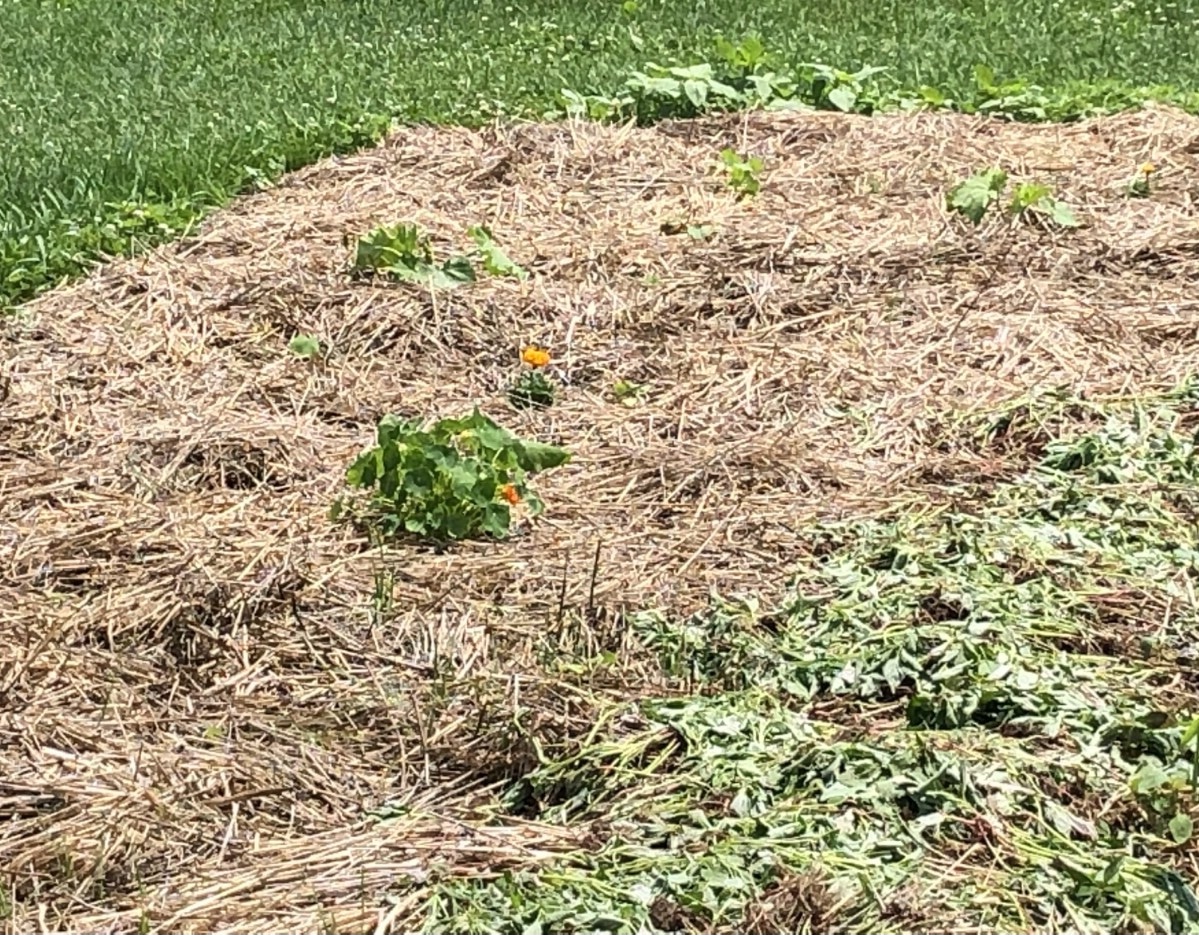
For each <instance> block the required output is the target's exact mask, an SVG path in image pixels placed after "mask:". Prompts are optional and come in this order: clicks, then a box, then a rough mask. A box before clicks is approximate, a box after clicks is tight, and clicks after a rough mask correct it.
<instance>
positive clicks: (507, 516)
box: [483, 503, 512, 539]
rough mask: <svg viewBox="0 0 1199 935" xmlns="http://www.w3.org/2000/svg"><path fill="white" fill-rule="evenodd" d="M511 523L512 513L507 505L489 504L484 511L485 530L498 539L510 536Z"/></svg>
mask: <svg viewBox="0 0 1199 935" xmlns="http://www.w3.org/2000/svg"><path fill="white" fill-rule="evenodd" d="M511 522H512V512H511V510H509V509H508V504H506V503H489V504H488V505H487V506H486V508H485V509H484V511H483V529H484V531H486V532H488V533H490V534H491V535H493V536H495V537H496V538H497V539H502V538H504V537H505V536H506V535H508V527H509V526H510V525H511Z"/></svg>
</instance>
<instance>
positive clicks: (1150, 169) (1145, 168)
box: [1141, 162, 1157, 175]
mask: <svg viewBox="0 0 1199 935" xmlns="http://www.w3.org/2000/svg"><path fill="white" fill-rule="evenodd" d="M1141 171H1142V172H1143V173H1144V174H1145V175H1152V174H1153V173H1154V172H1156V171H1157V166H1155V165H1154V164H1153V163H1152V162H1146V163H1145V164H1144V165H1142V166H1141Z"/></svg>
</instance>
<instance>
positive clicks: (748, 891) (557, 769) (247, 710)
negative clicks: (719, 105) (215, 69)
mask: <svg viewBox="0 0 1199 935" xmlns="http://www.w3.org/2000/svg"><path fill="white" fill-rule="evenodd" d="M1196 137H1199V121H1196V120H1195V119H1193V118H1188V117H1186V116H1184V115H1181V114H1180V113H1177V112H1174V111H1169V110H1164V109H1150V110H1145V111H1142V112H1139V113H1136V114H1127V115H1123V116H1120V117H1115V118H1109V119H1104V120H1098V121H1093V122H1087V123H1081V124H1077V125H1072V126H1067V127H1056V126H1037V127H1032V126H1023V125H1016V124H1008V123H1001V122H992V121H987V120H983V119H976V118H964V117H955V116H948V115H936V116H932V115H925V116H918V117H917V116H907V117H898V116H897V117H884V118H877V119H872V120H866V119H862V118H854V117H845V116H833V115H820V116H810V115H809V116H800V115H772V116H766V115H754V116H751V117H748V118H745V117H737V118H731V117H730V118H723V119H720V120H708V121H702V122H697V123H686V124H666V125H663V126H661V127H658V128H656V129H631V128H627V127H626V128H612V127H598V126H578V125H560V126H552V127H538V126H522V127H513V128H508V129H502V130H500V129H493V130H488V131H484V132H480V133H471V132H468V131H465V130H434V129H412V130H406V131H404V132H402V133H399V134H397V135H395V136H394V137H392V138H391V139H390V140H389V141H388V142H387V143H386V144H385V145H384V146H382V147H381V148H379V149H378V150H376V151H372V152H369V153H364V154H362V155H360V156H355V157H352V158H349V159H345V160H339V161H334V162H329V163H325V164H323V165H320V166H317V167H314V168H312V169H309V170H305V171H303V172H300V173H298V174H296V175H294V176H292V177H290V178H289V180H288V181H287V182H286V183H285V184H283V185H282V186H280V187H279V188H278V189H277V190H274V191H272V192H266V193H262V194H260V195H256V196H252V197H249V198H246V199H245V200H243V201H240V202H238V203H237V204H236V205H235V206H234V207H233V208H232V209H231V210H229V211H227V212H225V213H222V214H220V215H217V216H214V217H213V218H212V219H211V220H210V221H209V222H207V224H206V225H205V227H204V228H203V229H202V230H201V231H200V232H199V233H198V234H197V236H195V237H193V238H191V239H190V240H187V241H185V242H181V243H178V244H176V245H173V246H171V247H168V248H164V249H162V250H160V251H157V252H156V253H154V254H151V255H149V256H146V257H144V258H141V259H137V260H132V261H123V262H118V263H114V264H111V265H109V266H107V267H105V268H103V269H101V270H99V271H97V272H96V273H95V274H94V275H93V276H92V277H91V278H90V279H88V280H86V281H84V282H82V283H79V284H77V285H75V286H72V287H70V288H67V289H64V290H61V291H58V292H55V293H52V294H48V295H47V296H45V297H43V298H42V299H40V300H38V301H37V302H35V303H33V304H32V305H30V306H28V307H27V308H26V309H25V310H24V312H23V314H22V315H21V316H20V317H18V318H14V319H11V320H8V321H6V322H5V323H4V325H3V327H4V331H3V336H2V338H0V341H2V346H3V350H4V361H5V363H4V369H3V373H2V374H0V381H2V382H0V386H2V387H3V392H2V394H0V395H2V397H3V398H2V399H0V439H2V441H0V486H2V488H3V490H2V502H3V504H4V512H3V525H2V526H0V541H3V542H4V543H5V545H6V546H7V548H6V553H5V570H6V574H4V575H3V576H0V776H2V777H3V778H2V779H0V820H2V821H3V827H4V833H3V835H2V836H0V884H2V885H0V919H2V920H3V921H2V927H3V930H4V931H11V932H21V931H30V930H43V929H46V930H65V929H70V930H76V931H84V930H86V931H101V930H103V931H116V930H120V931H127V930H133V929H141V930H147V931H149V930H154V931H158V930H161V931H172V932H205V931H214V930H222V931H237V932H247V933H249V932H277V931H283V930H289V931H290V930H295V931H300V930H304V931H309V930H322V931H362V930H366V929H370V930H372V931H377V932H400V931H412V930H415V929H424V930H427V931H454V932H465V931H480V932H481V931H498V932H527V931H538V930H555V931H560V930H595V929H597V928H604V929H607V930H618V931H639V930H644V931H655V930H656V931H696V932H698V931H712V930H720V931H779V930H786V931H824V930H830V929H836V930H843V931H855V932H856V931H861V932H866V931H871V932H878V931H895V932H899V931H913V930H920V931H947V930H955V931H964V930H965V931H969V930H974V931H1000V930H1002V931H1062V930H1066V929H1069V930H1072V931H1113V932H1114V931H1150V930H1167V929H1168V930H1172V931H1191V930H1194V929H1196V928H1197V927H1199V925H1197V922H1196V919H1197V917H1199V910H1197V908H1196V905H1195V898H1194V881H1195V879H1196V869H1195V865H1194V845H1193V839H1192V836H1191V834H1190V831H1191V829H1192V827H1193V825H1192V824H1190V823H1191V822H1192V821H1193V818H1194V814H1193V795H1194V792H1193V790H1194V769H1195V767H1194V763H1195V762H1196V759H1195V757H1196V753H1195V749H1196V745H1195V731H1194V729H1193V728H1192V723H1193V722H1192V721H1191V720H1190V719H1191V717H1192V716H1193V715H1194V714H1195V711H1194V705H1193V703H1192V698H1193V687H1192V686H1193V671H1192V669H1193V665H1192V662H1193V659H1192V657H1193V652H1192V646H1191V644H1192V642H1193V633H1194V614H1195V610H1196V602H1195V597H1194V593H1193V580H1194V573H1195V554H1196V551H1195V550H1196V548H1197V547H1199V546H1197V544H1196V541H1195V534H1194V519H1193V518H1194V490H1195V484H1196V478H1195V475H1194V471H1195V468H1194V453H1193V445H1194V442H1193V433H1194V426H1195V401H1194V398H1195V394H1194V392H1193V390H1192V387H1193V383H1192V382H1191V378H1192V376H1193V375H1194V374H1195V373H1197V372H1199V353H1197V352H1196V351H1195V333H1196V327H1197V325H1196V316H1195V313H1196V311H1197V309H1199V298H1197V297H1196V293H1195V282H1196V279H1197V278H1199V251H1197V250H1196V246H1195V245H1196V243H1197V242H1199V228H1196V225H1195V220H1194V212H1193V205H1192V203H1191V197H1192V196H1191V190H1192V189H1193V188H1194V184H1195V178H1196V174H1195V173H1196V167H1195V158H1196V157H1195V156H1194V154H1193V147H1190V146H1189V144H1191V143H1192V141H1193V140H1194V139H1195V138H1196ZM726 147H730V148H734V149H736V150H737V151H739V152H754V153H761V154H763V156H764V158H765V159H766V160H767V162H768V164H769V166H770V172H769V175H768V176H767V177H766V178H765V179H764V181H763V184H762V188H761V190H760V191H759V192H758V194H757V195H756V196H755V197H754V198H753V199H738V198H737V197H736V195H735V193H733V192H730V191H729V190H728V188H727V186H726V185H724V182H723V179H722V178H721V177H720V176H719V174H718V173H716V172H714V171H713V165H714V164H715V162H716V160H717V158H718V154H719V153H720V151H721V150H722V149H724V148H726ZM1150 160H1152V161H1153V162H1154V163H1155V164H1156V165H1157V166H1159V173H1158V175H1157V176H1155V186H1154V192H1153V196H1152V197H1151V198H1145V199H1129V198H1127V197H1125V192H1124V186H1125V185H1126V182H1127V178H1128V176H1129V174H1130V172H1132V171H1135V169H1136V167H1137V166H1139V165H1141V164H1142V163H1144V162H1146V161H1150ZM991 165H997V166H1002V167H1003V168H1004V169H1005V171H1007V172H1009V173H1010V174H1011V176H1012V177H1013V179H1014V180H1016V181H1019V182H1023V181H1027V180H1030V179H1044V180H1045V181H1046V182H1048V183H1052V185H1053V190H1054V192H1055V196H1056V197H1058V198H1059V199H1061V200H1062V201H1063V203H1067V204H1069V205H1071V207H1073V208H1074V209H1075V211H1076V213H1077V215H1078V217H1079V219H1080V221H1081V222H1082V224H1083V226H1082V227H1080V228H1077V229H1069V230H1064V229H1056V228H1052V227H1047V226H1036V225H1027V224H1018V223H1014V222H1011V221H1010V220H1009V219H1007V218H1004V217H1003V216H1002V215H1000V214H996V215H995V216H994V217H988V219H986V220H984V221H983V222H982V223H981V224H980V225H979V226H978V227H977V228H975V227H974V226H973V225H971V224H970V223H969V222H966V221H964V220H963V219H960V218H955V217H953V216H952V215H950V214H949V213H948V211H947V210H946V208H945V192H946V191H947V189H948V188H949V187H950V186H951V185H952V184H954V182H955V181H956V180H958V179H961V178H964V177H967V176H969V175H970V174H971V173H972V172H974V171H977V169H978V168H979V167H980V166H991ZM401 221H402V222H405V223H417V224H419V225H421V227H422V228H423V229H424V230H427V231H429V232H430V233H431V235H432V236H433V237H434V238H435V240H437V242H438V246H439V252H442V253H445V254H446V255H449V254H450V253H451V252H452V251H453V250H455V249H461V248H462V247H463V244H462V243H461V242H460V238H461V236H462V231H464V230H466V229H467V228H468V227H469V226H472V225H476V224H486V225H487V226H488V228H489V229H491V230H493V231H495V232H496V234H497V237H499V238H501V239H502V242H503V245H504V249H505V251H506V253H507V254H508V255H509V256H510V257H511V259H512V261H513V262H515V263H518V264H520V265H521V266H522V267H524V268H526V269H527V270H528V272H529V276H528V278H527V279H517V278H498V277H484V278H481V279H480V280H479V281H478V282H476V283H474V284H472V285H470V286H469V287H464V288H461V289H455V290H452V291H451V292H430V291H429V290H427V289H424V288H421V287H419V286H414V285H412V284H406V283H389V282H386V281H376V280H362V279H356V278H354V277H352V276H351V274H350V268H349V267H350V261H351V259H352V257H351V256H350V251H349V248H348V247H347V246H346V244H347V243H353V242H354V238H356V237H358V236H360V235H361V234H363V233H365V232H367V231H369V230H372V229H374V228H376V227H378V226H379V225H381V224H392V223H397V222H401ZM678 225H681V227H679V228H678V229H681V230H686V229H687V228H688V227H689V226H701V225H702V226H704V227H705V228H710V233H709V234H708V236H706V237H704V238H702V239H696V238H693V237H687V236H673V235H671V234H669V233H667V232H666V230H664V226H665V227H666V228H667V229H675V228H676V227H677V226H678ZM297 334H302V335H306V336H310V337H311V339H312V340H313V341H315V342H318V345H319V347H320V349H321V354H320V355H319V356H318V357H313V358H312V359H300V358H298V357H297V356H296V355H295V354H294V353H292V352H291V351H289V349H288V347H289V342H291V341H292V339H293V338H294V337H295V336H296V335H297ZM530 344H534V345H537V346H541V347H546V348H548V349H549V350H550V351H551V354H552V364H551V365H550V367H549V368H548V369H549V371H550V376H552V377H553V378H554V379H555V381H556V382H557V383H558V384H559V391H558V393H557V395H556V398H555V401H554V405H553V406H552V407H550V408H548V409H514V408H511V407H510V406H509V405H508V404H507V402H506V400H505V395H504V394H505V391H506V388H507V387H508V386H509V384H510V382H511V380H512V377H513V376H514V375H515V374H516V373H517V372H519V353H520V349H521V348H522V347H525V346H528V345H530ZM618 381H627V383H629V384H630V385H631V384H636V385H638V386H640V387H641V391H640V392H639V393H638V394H637V398H636V400H635V405H624V404H623V403H621V401H620V400H618V399H616V398H614V395H613V391H612V387H613V386H614V385H616V384H617V382H618ZM475 403H478V404H480V405H481V406H482V407H483V408H484V409H485V410H486V411H488V412H489V413H491V414H493V415H501V416H502V421H503V423H504V424H505V425H507V426H508V427H509V428H511V429H512V430H513V431H514V432H517V433H518V434H519V435H521V436H522V437H529V438H537V439H540V440H542V441H545V442H548V443H552V444H561V445H564V446H565V447H567V448H569V449H570V451H571V452H572V454H573V458H572V460H571V462H570V463H569V464H568V465H565V466H563V467H562V468H560V469H557V470H555V471H553V472H548V473H547V474H545V475H544V477H539V478H538V480H539V483H538V493H539V494H540V496H541V497H542V499H543V500H544V501H545V503H546V505H547V510H546V512H545V514H544V515H543V516H541V517H538V518H537V519H536V520H533V521H526V522H524V523H523V524H521V525H520V526H519V528H518V529H517V530H516V532H515V534H514V535H513V536H512V537H511V538H510V539H508V540H506V541H503V542H499V543H496V542H467V543H461V544H455V545H454V546H453V547H451V548H442V549H434V548H428V547H426V546H424V545H422V544H421V543H419V542H417V543H412V542H409V541H406V540H403V539H400V540H396V541H393V542H388V543H384V544H378V543H375V542H373V541H372V540H370V539H369V538H368V537H367V536H366V535H365V534H363V533H361V532H359V531H357V530H356V529H355V528H353V527H352V526H350V525H347V524H337V523H332V522H330V520H329V518H328V515H327V514H328V509H329V506H330V504H331V502H332V501H333V500H334V499H335V498H336V497H337V496H338V495H339V494H341V493H343V492H344V484H343V481H344V472H345V469H346V467H347V466H348V464H349V463H350V462H351V461H352V460H353V458H354V457H355V456H356V455H357V454H358V453H359V452H360V451H361V450H362V449H363V448H365V447H366V446H367V445H369V444H370V442H371V437H372V433H373V430H374V426H375V424H376V422H377V420H378V418H379V417H380V416H381V415H382V414H384V413H386V412H395V413H397V414H399V415H402V416H412V417H417V416H419V417H421V418H428V419H432V418H437V417H440V416H444V415H460V414H462V413H463V412H464V411H469V409H470V407H471V406H472V405H474V404H475Z"/></svg>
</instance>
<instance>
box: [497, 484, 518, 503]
mask: <svg viewBox="0 0 1199 935" xmlns="http://www.w3.org/2000/svg"><path fill="white" fill-rule="evenodd" d="M500 493H501V494H502V495H503V497H504V499H505V500H507V501H508V502H509V503H511V504H512V505H513V506H516V504H518V503H520V494H519V493H517V492H516V487H515V486H514V485H512V484H504V486H503V487H501V488H500Z"/></svg>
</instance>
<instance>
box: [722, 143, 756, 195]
mask: <svg viewBox="0 0 1199 935" xmlns="http://www.w3.org/2000/svg"><path fill="white" fill-rule="evenodd" d="M720 161H721V163H723V165H724V169H725V172H726V173H727V175H728V184H729V188H731V189H732V190H733V191H735V192H736V193H737V194H738V195H739V196H740V197H742V198H746V197H750V196H753V195H756V194H757V193H758V192H759V191H761V189H762V181H761V179H760V178H759V177H758V174H759V173H760V172H761V171H762V169H763V167H764V164H763V162H762V160H761V158H759V157H758V156H742V155H740V154H739V153H738V152H737V151H736V150H733V149H725V150H723V151H722V152H721V154H720Z"/></svg>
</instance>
